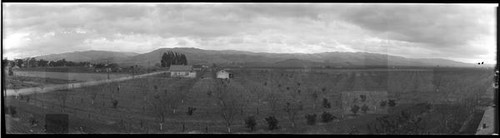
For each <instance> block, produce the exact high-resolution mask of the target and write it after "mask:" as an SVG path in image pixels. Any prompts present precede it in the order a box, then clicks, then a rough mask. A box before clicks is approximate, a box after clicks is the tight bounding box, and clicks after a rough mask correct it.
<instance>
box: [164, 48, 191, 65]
mask: <svg viewBox="0 0 500 138" xmlns="http://www.w3.org/2000/svg"><path fill="white" fill-rule="evenodd" d="M170 65H187V58H186V55H184V54H182V53H177V52H172V51H168V52H166V53H163V55H162V56H161V67H170Z"/></svg>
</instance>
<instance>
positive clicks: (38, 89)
mask: <svg viewBox="0 0 500 138" xmlns="http://www.w3.org/2000/svg"><path fill="white" fill-rule="evenodd" d="M167 72H168V71H160V72H153V73H148V74H141V75H135V76H127V77H122V78H116V79H109V80H95V81H86V82H79V83H69V84H58V85H51V86H47V87H33V88H23V89H18V90H15V89H7V90H6V93H7V94H6V95H7V96H13V95H19V94H23V95H26V94H32V93H35V92H37V93H45V92H51V91H56V90H62V89H74V88H80V87H87V86H94V85H99V84H103V83H110V82H119V81H125V80H131V79H135V78H143V77H147V76H151V75H157V74H162V73H167Z"/></svg>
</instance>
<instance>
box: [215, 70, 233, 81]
mask: <svg viewBox="0 0 500 138" xmlns="http://www.w3.org/2000/svg"><path fill="white" fill-rule="evenodd" d="M217 78H218V79H229V78H233V74H231V73H229V72H227V71H226V70H220V71H218V72H217Z"/></svg>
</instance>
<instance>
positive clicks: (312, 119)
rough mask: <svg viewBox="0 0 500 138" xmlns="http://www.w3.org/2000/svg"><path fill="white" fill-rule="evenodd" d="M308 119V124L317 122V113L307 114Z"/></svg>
mask: <svg viewBox="0 0 500 138" xmlns="http://www.w3.org/2000/svg"><path fill="white" fill-rule="evenodd" d="M306 120H307V124H308V125H314V124H316V114H307V115H306Z"/></svg>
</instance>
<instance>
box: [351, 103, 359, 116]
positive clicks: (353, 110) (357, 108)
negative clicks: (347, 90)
mask: <svg viewBox="0 0 500 138" xmlns="http://www.w3.org/2000/svg"><path fill="white" fill-rule="evenodd" d="M358 111H359V106H358V105H353V106H352V107H351V112H352V113H354V115H356V113H358Z"/></svg>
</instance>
